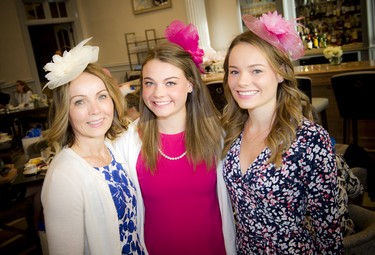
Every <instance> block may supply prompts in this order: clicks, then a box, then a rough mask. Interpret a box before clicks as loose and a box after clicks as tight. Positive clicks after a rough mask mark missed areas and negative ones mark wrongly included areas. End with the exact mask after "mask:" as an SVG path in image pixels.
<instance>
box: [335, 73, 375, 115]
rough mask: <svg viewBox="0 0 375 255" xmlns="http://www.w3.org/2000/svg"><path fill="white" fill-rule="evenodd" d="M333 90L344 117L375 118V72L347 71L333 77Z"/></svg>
mask: <svg viewBox="0 0 375 255" xmlns="http://www.w3.org/2000/svg"><path fill="white" fill-rule="evenodd" d="M331 84H332V88H333V92H334V95H335V98H336V102H337V106H338V108H339V112H340V116H341V117H342V118H350V119H374V118H375V111H374V107H375V103H374V102H375V98H374V96H375V72H374V71H361V72H347V73H342V74H338V75H334V76H332V78H331Z"/></svg>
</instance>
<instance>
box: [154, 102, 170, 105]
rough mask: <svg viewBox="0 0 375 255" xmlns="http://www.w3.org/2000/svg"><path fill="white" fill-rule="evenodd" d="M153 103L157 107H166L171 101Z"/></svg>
mask: <svg viewBox="0 0 375 255" xmlns="http://www.w3.org/2000/svg"><path fill="white" fill-rule="evenodd" d="M153 103H154V104H155V105H157V106H164V105H167V104H170V103H171V101H154V102H153Z"/></svg>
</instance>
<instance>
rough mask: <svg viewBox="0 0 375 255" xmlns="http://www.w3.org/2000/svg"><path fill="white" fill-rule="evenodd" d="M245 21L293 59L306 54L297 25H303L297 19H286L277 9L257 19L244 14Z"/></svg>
mask: <svg viewBox="0 0 375 255" xmlns="http://www.w3.org/2000/svg"><path fill="white" fill-rule="evenodd" d="M242 20H243V22H245V25H246V26H247V28H248V29H250V30H251V31H252V32H253V33H255V34H256V35H257V36H259V37H260V38H262V39H263V40H265V41H267V42H268V43H270V44H272V45H273V46H275V47H276V48H278V49H279V50H281V51H283V52H285V53H286V54H287V55H288V56H289V57H290V59H291V60H293V61H294V60H297V59H299V58H301V57H302V56H303V55H304V54H305V49H304V46H303V43H302V40H301V38H300V37H299V35H298V32H297V31H296V29H295V27H296V26H301V25H300V24H298V23H297V22H295V21H296V20H285V19H284V18H283V17H282V16H281V15H278V14H277V11H274V12H273V13H271V12H269V13H265V14H262V16H261V17H260V18H259V19H257V18H255V17H254V16H251V15H244V16H243V17H242Z"/></svg>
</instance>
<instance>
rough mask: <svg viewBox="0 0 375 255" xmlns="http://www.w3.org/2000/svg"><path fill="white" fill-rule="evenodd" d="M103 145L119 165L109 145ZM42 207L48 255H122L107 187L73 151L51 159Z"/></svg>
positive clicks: (100, 177) (62, 152)
mask: <svg viewBox="0 0 375 255" xmlns="http://www.w3.org/2000/svg"><path fill="white" fill-rule="evenodd" d="M106 145H107V147H108V148H109V149H110V150H111V151H112V152H113V154H114V157H115V159H116V160H117V161H118V162H121V158H122V157H119V156H118V154H116V153H115V151H114V149H113V147H112V145H111V143H110V142H106ZM124 169H125V170H127V169H128V166H127V165H125V166H124ZM42 203H43V207H44V218H45V224H46V234H47V241H48V249H49V254H50V255H54V254H69V255H75V254H77V255H78V254H80V255H81V254H98V255H103V254H111V255H112V254H113V255H115V254H121V244H120V234H119V222H118V217H117V211H116V207H115V204H114V202H113V199H112V195H111V192H110V190H109V187H108V184H107V182H106V180H105V179H104V178H103V175H102V173H101V172H100V171H97V170H96V169H94V168H93V167H92V166H91V165H89V164H88V163H87V162H86V160H84V159H83V158H81V157H80V156H79V155H78V154H77V153H75V152H74V151H73V150H72V149H70V148H65V149H63V150H62V151H61V152H59V153H58V154H57V155H56V156H55V158H54V159H53V161H52V163H51V165H50V167H49V169H48V171H47V175H46V178H45V180H44V183H43V189H42ZM67 222H68V224H67Z"/></svg>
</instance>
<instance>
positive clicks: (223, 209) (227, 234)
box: [114, 123, 236, 255]
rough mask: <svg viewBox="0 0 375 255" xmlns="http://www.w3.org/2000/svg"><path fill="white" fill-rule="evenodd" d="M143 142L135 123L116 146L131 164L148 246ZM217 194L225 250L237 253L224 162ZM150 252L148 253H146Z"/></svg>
mask: <svg viewBox="0 0 375 255" xmlns="http://www.w3.org/2000/svg"><path fill="white" fill-rule="evenodd" d="M141 146H142V142H141V140H140V139H139V136H138V133H137V128H136V125H135V124H134V123H132V124H131V125H130V126H129V129H128V130H127V131H126V132H125V133H124V134H123V135H122V136H120V137H119V138H118V139H117V140H115V141H114V147H115V149H116V151H117V153H118V154H120V156H124V157H125V159H124V160H125V161H126V162H127V163H128V165H129V172H130V178H131V180H132V181H133V184H134V185H135V188H136V190H137V224H138V233H139V238H140V241H141V243H142V245H143V247H145V248H147V247H146V245H145V240H144V222H145V220H144V217H145V208H144V204H143V199H142V193H141V188H140V186H139V182H138V177H137V169H136V165H137V160H138V155H139V153H140V151H141ZM216 172H217V194H218V199H219V206H220V213H221V219H222V228H223V236H224V242H225V250H226V253H227V255H235V254H236V247H235V239H236V235H235V225H234V218H233V211H232V205H231V202H230V198H229V196H228V192H227V188H226V186H225V183H224V179H223V173H222V162H221V161H220V162H219V163H218V164H217V168H216ZM146 254H148V253H146Z"/></svg>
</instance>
